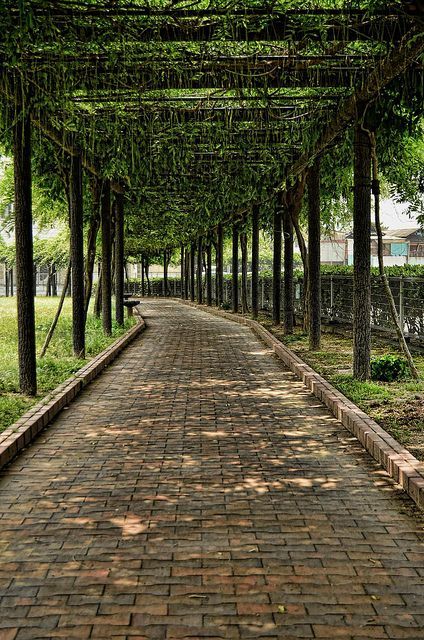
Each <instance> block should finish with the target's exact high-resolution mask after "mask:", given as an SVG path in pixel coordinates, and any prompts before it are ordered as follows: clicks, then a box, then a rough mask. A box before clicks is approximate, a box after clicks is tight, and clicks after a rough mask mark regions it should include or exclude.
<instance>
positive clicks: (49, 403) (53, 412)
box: [0, 310, 146, 469]
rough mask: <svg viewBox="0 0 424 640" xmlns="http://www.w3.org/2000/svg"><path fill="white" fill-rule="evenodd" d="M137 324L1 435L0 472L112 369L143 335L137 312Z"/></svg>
mask: <svg viewBox="0 0 424 640" xmlns="http://www.w3.org/2000/svg"><path fill="white" fill-rule="evenodd" d="M134 317H135V318H136V324H135V325H134V326H133V327H131V329H129V330H128V331H127V332H126V333H125V334H124V335H123V336H121V337H120V338H118V339H117V340H115V342H112V344H110V345H109V346H108V347H107V348H106V349H104V351H102V352H101V353H99V354H98V355H97V356H95V357H94V358H92V359H91V360H89V362H87V364H85V365H84V366H83V367H82V368H81V369H79V370H78V371H77V372H76V373H75V374H74V375H72V376H71V377H70V378H68V379H67V380H65V381H64V382H62V383H61V384H60V385H59V386H58V387H56V388H55V389H53V391H51V392H50V393H49V394H48V395H47V396H45V397H44V398H42V400H40V402H38V403H37V404H35V405H34V406H33V407H31V408H30V409H29V410H28V411H27V412H26V413H24V415H22V416H21V417H20V418H19V420H17V421H16V422H14V423H13V424H12V425H10V427H7V428H6V429H5V430H4V431H2V432H1V433H0V469H3V467H5V466H6V465H7V464H8V463H9V462H10V461H11V460H12V459H13V458H15V456H16V455H17V454H18V453H19V452H20V451H21V450H22V449H24V447H27V446H28V445H29V444H30V443H31V442H32V441H33V440H34V439H35V438H36V437H37V435H38V434H39V433H40V431H42V430H43V429H44V428H45V427H46V426H47V425H48V424H49V423H50V422H51V421H52V420H53V418H55V417H56V416H57V415H58V414H59V413H60V412H61V411H62V409H63V408H64V407H65V406H66V405H68V404H69V403H70V402H72V401H73V400H74V399H75V398H76V396H77V395H78V394H79V393H80V392H81V391H82V390H83V389H84V388H85V387H86V386H87V385H88V384H90V382H91V381H92V380H94V378H97V376H98V375H100V373H101V372H102V371H103V370H104V369H105V368H106V367H107V366H108V365H109V364H111V362H113V360H115V358H116V357H117V356H118V355H119V354H120V353H121V351H123V350H124V349H125V347H127V346H128V345H129V344H130V343H131V342H132V341H133V340H134V339H135V338H137V336H139V335H140V333H141V332H142V331H144V329H145V328H146V323H145V321H144V319H143V318H142V317H141V315H140V314H139V313H138V310H136V313H135V316H134Z"/></svg>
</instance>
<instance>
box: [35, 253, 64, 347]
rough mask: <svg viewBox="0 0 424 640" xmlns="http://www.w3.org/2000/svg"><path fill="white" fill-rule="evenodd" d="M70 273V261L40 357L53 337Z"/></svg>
mask: <svg viewBox="0 0 424 640" xmlns="http://www.w3.org/2000/svg"><path fill="white" fill-rule="evenodd" d="M70 275H71V263H69V266H68V268H67V270H66V275H65V281H64V283H63V289H62V293H61V296H60V300H59V305H58V307H57V311H56V315H55V317H54V319H53V322H52V324H51V326H50V329H49V332H48V334H47V336H46V339H45V341H44V344H43V347H42V349H41V351H40V358H43V357H44V356H45V355H46V351H47V349H48V348H49V344H50V342H51V339H52V338H53V334H54V331H55V329H56V325H57V323H58V321H59V318H60V314H61V312H62V308H63V303H64V302H65V297H66V291H67V290H68V287H69V280H70Z"/></svg>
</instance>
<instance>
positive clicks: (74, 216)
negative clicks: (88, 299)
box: [68, 156, 85, 358]
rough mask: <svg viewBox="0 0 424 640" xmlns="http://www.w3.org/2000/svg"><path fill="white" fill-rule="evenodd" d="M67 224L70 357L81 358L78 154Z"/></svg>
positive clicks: (81, 241)
mask: <svg viewBox="0 0 424 640" xmlns="http://www.w3.org/2000/svg"><path fill="white" fill-rule="evenodd" d="M68 201H69V223H70V230H71V251H70V260H71V265H72V342H73V350H74V356H75V357H76V358H84V357H85V309H84V238H83V229H84V227H83V202H82V164H81V156H71V170H70V175H69V197H68Z"/></svg>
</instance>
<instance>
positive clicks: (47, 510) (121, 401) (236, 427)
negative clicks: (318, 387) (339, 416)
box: [0, 301, 424, 640]
mask: <svg viewBox="0 0 424 640" xmlns="http://www.w3.org/2000/svg"><path fill="white" fill-rule="evenodd" d="M143 314H144V315H145V317H146V320H147V323H148V329H147V331H146V332H145V334H144V335H143V336H142V337H141V338H139V339H138V340H137V341H136V342H135V343H134V344H133V345H131V346H130V347H129V348H128V349H127V350H126V351H125V352H124V353H123V355H121V356H120V358H119V359H118V360H117V361H116V363H115V364H114V365H113V366H111V367H110V368H109V369H108V370H107V371H106V372H105V373H104V374H103V375H102V376H101V377H100V378H99V379H98V380H96V381H95V382H94V383H93V384H92V385H91V386H90V387H89V388H88V389H87V390H85V391H84V392H83V393H82V395H81V396H80V397H79V398H78V399H77V400H76V401H75V402H74V403H73V404H72V405H71V406H70V407H69V409H68V410H66V411H64V412H63V414H61V416H60V417H59V418H58V419H57V420H56V422H55V423H54V425H53V426H52V427H50V428H49V429H48V431H46V432H44V433H43V434H42V435H41V436H40V438H39V439H38V440H37V441H36V443H35V444H34V445H32V446H31V447H29V448H28V449H27V450H26V451H25V452H24V453H23V454H21V455H20V456H19V458H18V459H17V460H16V461H15V462H14V463H13V464H11V465H10V466H9V467H8V468H7V469H6V470H5V471H4V472H3V473H2V474H1V478H0V548H1V564H0V595H1V600H0V639H1V640H24V639H31V640H35V639H36V638H78V639H85V638H115V639H116V640H118V639H121V640H124V639H125V638H129V639H131V640H135V639H136V638H138V639H141V638H148V639H150V638H151V639H156V638H192V639H193V638H229V639H232V638H284V639H286V640H289V639H290V638H328V639H330V638H361V639H362V640H363V639H366V638H410V639H411V638H412V639H414V640H419V639H420V638H424V631H423V621H424V606H423V597H422V596H423V592H424V584H423V583H424V578H423V576H424V564H423V556H422V551H423V549H422V545H421V544H420V538H419V536H420V533H421V532H422V529H423V527H422V524H423V521H422V519H421V517H420V515H419V513H418V512H417V511H416V510H415V508H414V506H413V504H412V502H411V501H410V499H409V498H407V497H406V496H405V495H404V494H403V493H401V492H400V491H399V490H398V489H397V488H396V486H395V485H394V483H393V482H392V481H391V480H390V479H389V478H388V477H387V475H386V474H385V472H383V471H382V470H380V469H379V467H378V465H376V463H374V462H373V461H372V460H371V458H370V457H369V456H368V454H367V453H365V452H363V451H362V449H361V447H360V446H359V445H358V443H357V442H356V441H355V440H354V439H353V438H352V437H351V436H350V435H349V434H348V432H346V431H345V430H344V429H343V428H342V427H341V425H340V424H339V423H338V422H337V421H336V420H335V419H334V418H332V417H331V416H330V414H329V413H328V411H327V410H326V409H325V408H324V407H323V406H322V405H321V404H320V403H319V402H318V401H317V400H316V399H315V398H314V397H313V396H311V394H310V393H309V392H307V391H306V390H305V388H304V387H303V385H302V384H301V383H300V382H298V381H297V380H296V379H295V378H294V376H293V375H292V374H291V373H289V372H287V371H285V370H284V368H283V367H282V365H281V363H280V362H279V361H277V359H276V358H275V356H273V355H272V353H271V351H270V350H269V349H267V348H266V347H264V346H263V345H262V343H260V342H259V341H258V340H257V339H256V338H255V337H254V336H253V335H252V333H251V332H250V330H249V329H247V328H245V327H242V326H239V325H236V324H234V323H232V322H230V321H227V320H224V319H221V318H217V317H213V316H210V315H207V314H205V313H204V312H201V311H198V310H196V309H192V308H188V307H184V306H182V305H179V304H178V303H176V302H168V301H157V302H150V301H149V302H146V303H143Z"/></svg>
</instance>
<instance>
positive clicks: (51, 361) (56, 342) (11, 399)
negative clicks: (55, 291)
mask: <svg viewBox="0 0 424 640" xmlns="http://www.w3.org/2000/svg"><path fill="white" fill-rule="evenodd" d="M58 302H59V298H36V300H35V328H36V340H37V353H39V352H40V350H41V347H42V345H43V342H44V339H45V337H46V335H47V332H48V330H49V327H50V324H51V322H52V319H53V317H54V314H55V312H56V309H57V306H58ZM71 305H72V301H71V298H67V299H66V300H65V304H64V307H63V310H62V314H61V317H60V320H59V322H58V325H57V327H56V330H55V333H54V336H53V339H52V341H51V343H50V346H49V348H48V350H47V353H46V355H45V356H44V358H38V359H37V379H38V396H37V397H36V398H30V397H28V396H24V395H22V394H20V393H19V380H18V358H17V352H18V337H17V320H16V315H17V314H16V298H0V431H2V430H3V429H5V428H6V427H8V426H9V425H11V424H13V422H15V420H17V419H18V418H19V417H20V416H21V415H22V414H23V413H25V411H26V410H27V409H28V408H29V407H30V406H31V405H33V404H35V403H36V402H38V401H39V400H40V398H42V397H43V396H45V395H46V394H47V393H48V392H49V391H51V390H52V389H54V388H55V387H56V386H57V385H58V384H60V383H61V382H63V380H66V378H69V376H71V375H72V374H73V373H75V372H76V371H77V370H78V369H80V368H81V367H82V366H83V364H84V363H85V362H86V361H87V360H88V359H90V358H92V357H94V356H95V355H97V354H98V353H100V351H103V349H105V348H106V347H107V346H108V345H109V344H111V342H113V341H114V340H116V338H117V337H118V336H120V335H122V333H124V332H125V331H127V330H128V329H129V327H130V326H131V325H132V324H133V322H134V321H133V320H132V319H130V320H126V323H125V327H124V328H121V327H118V326H117V325H114V326H113V335H112V337H111V338H108V337H106V336H104V335H103V332H102V323H101V319H98V318H95V317H94V316H93V315H92V314H89V316H88V318H87V328H86V356H87V360H81V359H78V358H75V357H73V355H72V319H71V313H72V308H71Z"/></svg>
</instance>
